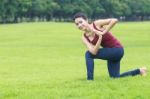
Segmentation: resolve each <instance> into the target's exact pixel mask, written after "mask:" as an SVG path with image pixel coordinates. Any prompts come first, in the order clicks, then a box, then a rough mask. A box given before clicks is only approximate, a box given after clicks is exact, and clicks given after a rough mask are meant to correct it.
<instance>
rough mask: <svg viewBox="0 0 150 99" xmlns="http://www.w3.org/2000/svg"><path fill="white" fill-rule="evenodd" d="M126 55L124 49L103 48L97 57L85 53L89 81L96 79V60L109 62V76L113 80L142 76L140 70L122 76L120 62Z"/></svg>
mask: <svg viewBox="0 0 150 99" xmlns="http://www.w3.org/2000/svg"><path fill="white" fill-rule="evenodd" d="M123 55H124V49H123V48H101V49H99V50H98V52H97V54H96V55H93V54H91V53H90V52H89V51H87V52H86V53H85V58H86V67H87V80H93V79H94V77H93V76H94V59H102V60H107V67H108V72H109V76H110V77H113V78H119V77H125V76H135V75H138V74H140V70H139V69H135V70H132V71H128V72H125V73H122V74H120V61H121V58H122V57H123Z"/></svg>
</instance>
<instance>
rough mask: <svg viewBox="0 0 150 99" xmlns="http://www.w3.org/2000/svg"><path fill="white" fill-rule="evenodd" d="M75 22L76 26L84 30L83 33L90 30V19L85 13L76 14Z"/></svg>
mask: <svg viewBox="0 0 150 99" xmlns="http://www.w3.org/2000/svg"><path fill="white" fill-rule="evenodd" d="M73 20H74V22H75V24H76V26H77V27H78V28H79V29H80V30H82V31H87V30H88V25H89V24H88V19H87V16H86V15H85V14H84V13H81V12H79V13H76V14H75V15H74V17H73Z"/></svg>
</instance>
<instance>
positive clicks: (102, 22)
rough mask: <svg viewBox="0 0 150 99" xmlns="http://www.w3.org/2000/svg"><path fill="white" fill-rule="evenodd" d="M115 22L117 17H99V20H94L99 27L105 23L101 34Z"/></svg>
mask: <svg viewBox="0 0 150 99" xmlns="http://www.w3.org/2000/svg"><path fill="white" fill-rule="evenodd" d="M117 22H118V19H116V18H110V19H99V20H96V21H95V22H94V23H95V24H96V26H98V27H99V28H100V27H103V26H104V25H106V27H105V29H104V30H103V32H102V35H103V34H105V33H107V32H108V31H109V30H110V29H111V28H112V27H113V26H114V25H115V24H116V23H117Z"/></svg>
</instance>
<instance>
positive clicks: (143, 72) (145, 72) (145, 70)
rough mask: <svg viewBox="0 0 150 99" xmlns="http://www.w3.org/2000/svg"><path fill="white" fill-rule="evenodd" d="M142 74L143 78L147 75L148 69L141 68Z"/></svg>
mask: <svg viewBox="0 0 150 99" xmlns="http://www.w3.org/2000/svg"><path fill="white" fill-rule="evenodd" d="M140 74H141V76H146V75H147V68H146V67H141V68H140Z"/></svg>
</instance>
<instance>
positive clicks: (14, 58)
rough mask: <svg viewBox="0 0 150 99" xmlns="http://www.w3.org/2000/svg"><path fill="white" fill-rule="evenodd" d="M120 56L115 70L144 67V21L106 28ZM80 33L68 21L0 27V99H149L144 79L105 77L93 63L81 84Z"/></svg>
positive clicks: (102, 66) (149, 81)
mask: <svg viewBox="0 0 150 99" xmlns="http://www.w3.org/2000/svg"><path fill="white" fill-rule="evenodd" d="M112 32H113V34H114V35H115V36H116V37H117V38H118V39H119V40H120V41H121V42H122V44H123V45H124V48H125V56H124V58H123V59H122V63H121V72H125V71H128V70H131V69H135V68H139V67H141V66H146V67H147V68H148V69H150V22H132V23H130V22H128V23H118V24H117V25H116V26H115V27H114V28H113V30H112ZM81 35H82V32H81V31H79V30H78V29H76V27H75V25H74V24H72V23H53V22H49V23H48V22H42V23H21V24H7V25H0V99H149V98H150V75H149V74H148V75H147V76H146V77H142V76H136V77H126V78H121V79H111V78H109V76H108V72H107V66H106V62H105V61H102V60H95V80H94V81H87V80H86V66H85V60H84V52H85V50H86V49H85V46H84V45H83V44H82V42H81Z"/></svg>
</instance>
